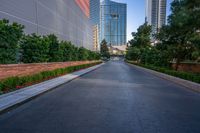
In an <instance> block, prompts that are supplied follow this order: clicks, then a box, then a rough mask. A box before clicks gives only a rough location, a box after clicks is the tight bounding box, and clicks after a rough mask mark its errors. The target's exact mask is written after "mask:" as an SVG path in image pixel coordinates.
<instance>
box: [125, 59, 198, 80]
mask: <svg viewBox="0 0 200 133" xmlns="http://www.w3.org/2000/svg"><path fill="white" fill-rule="evenodd" d="M127 62H128V63H131V64H134V65H138V66H141V67H144V68H147V69H151V70H154V71H157V72H161V73H165V74H168V75H171V76H175V77H178V78H181V79H185V80H189V81H192V82H196V83H200V74H198V73H187V72H179V71H175V70H170V69H169V68H161V67H156V66H152V65H144V64H138V63H136V62H133V61H127Z"/></svg>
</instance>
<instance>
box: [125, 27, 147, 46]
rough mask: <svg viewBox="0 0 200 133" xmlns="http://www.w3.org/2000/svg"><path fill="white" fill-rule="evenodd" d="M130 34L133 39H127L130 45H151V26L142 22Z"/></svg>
mask: <svg viewBox="0 0 200 133" xmlns="http://www.w3.org/2000/svg"><path fill="white" fill-rule="evenodd" d="M132 36H133V39H132V40H130V41H129V43H130V45H132V46H136V47H146V46H149V45H151V39H150V37H151V26H149V25H148V24H147V23H144V24H143V25H141V26H140V27H139V28H138V29H137V32H133V33H132Z"/></svg>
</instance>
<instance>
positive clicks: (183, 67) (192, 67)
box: [171, 63, 200, 73]
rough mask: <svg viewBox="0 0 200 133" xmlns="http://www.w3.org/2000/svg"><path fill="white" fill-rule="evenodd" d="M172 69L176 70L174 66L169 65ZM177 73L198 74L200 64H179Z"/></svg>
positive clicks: (173, 64)
mask: <svg viewBox="0 0 200 133" xmlns="http://www.w3.org/2000/svg"><path fill="white" fill-rule="evenodd" d="M171 66H172V68H173V69H175V68H176V64H175V63H172V64H171ZM178 71H184V72H193V73H200V64H194V63H181V64H180V65H179V67H178Z"/></svg>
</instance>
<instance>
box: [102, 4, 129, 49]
mask: <svg viewBox="0 0 200 133" xmlns="http://www.w3.org/2000/svg"><path fill="white" fill-rule="evenodd" d="M126 23H127V5H126V4H124V3H118V2H114V1H110V0H104V1H103V2H101V10H100V40H101V41H102V40H103V39H105V40H106V41H107V43H108V45H111V46H121V45H125V44H126V42H127V41H126V32H127V30H126V27H127V24H126Z"/></svg>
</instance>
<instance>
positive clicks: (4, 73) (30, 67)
mask: <svg viewBox="0 0 200 133" xmlns="http://www.w3.org/2000/svg"><path fill="white" fill-rule="evenodd" d="M93 62H97V61H73V62H55V63H33V64H9V65H0V80H2V79H5V78H8V77H13V76H26V75H32V74H36V73H39V72H42V71H48V70H55V69H58V68H65V67H69V66H76V65H82V64H88V63H93Z"/></svg>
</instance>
